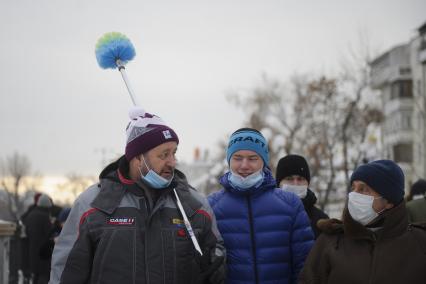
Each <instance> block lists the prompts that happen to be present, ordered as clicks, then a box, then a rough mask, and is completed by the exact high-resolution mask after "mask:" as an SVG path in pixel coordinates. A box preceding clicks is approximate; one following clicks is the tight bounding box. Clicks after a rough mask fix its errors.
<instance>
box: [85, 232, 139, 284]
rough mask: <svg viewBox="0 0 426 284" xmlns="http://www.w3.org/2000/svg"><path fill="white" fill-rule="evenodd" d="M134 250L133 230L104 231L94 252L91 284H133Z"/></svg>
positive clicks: (135, 244)
mask: <svg viewBox="0 0 426 284" xmlns="http://www.w3.org/2000/svg"><path fill="white" fill-rule="evenodd" d="M136 250H137V242H136V229H135V228H108V229H105V230H104V232H103V235H102V237H101V240H100V241H99V243H98V246H97V247H96V250H95V252H94V261H93V269H92V277H91V278H92V281H91V283H96V284H109V283H111V284H112V283H134V281H135V278H136Z"/></svg>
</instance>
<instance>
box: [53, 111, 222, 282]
mask: <svg viewBox="0 0 426 284" xmlns="http://www.w3.org/2000/svg"><path fill="white" fill-rule="evenodd" d="M130 118H131V121H130V123H129V125H128V126H127V129H126V131H127V144H126V151H125V155H124V156H123V157H121V158H120V159H118V161H116V162H114V163H112V164H110V165H109V166H107V167H106V168H105V169H104V170H103V171H102V173H101V174H100V182H99V183H98V184H95V185H93V186H91V187H90V188H89V189H87V190H86V191H85V192H83V193H82V194H81V195H80V196H79V197H78V198H77V200H76V201H75V204H74V206H73V208H72V210H71V213H70V216H69V218H68V220H67V222H66V223H65V226H64V228H63V230H62V233H61V235H60V237H59V240H58V242H57V244H56V246H55V250H54V253H53V260H52V271H51V281H50V283H51V284H57V283H64V284H66V283H70V284H71V283H72V284H79V283H81V284H83V283H102V284H108V283H111V284H112V283H114V284H116V283H120V284H126V283H141V284H142V283H164V284H169V283H182V284H184V283H185V284H186V283H222V282H223V278H224V256H225V250H224V247H223V241H222V238H221V236H220V234H219V232H218V230H217V227H216V220H215V217H214V215H213V213H212V210H211V208H210V206H209V205H208V203H207V201H206V199H205V197H203V196H202V195H201V194H199V193H198V192H197V191H196V190H195V189H193V188H192V187H191V186H190V185H189V184H188V183H187V181H186V178H185V176H184V175H183V173H181V172H180V171H178V170H177V169H175V166H176V158H175V153H176V150H177V145H178V143H179V140H178V137H177V135H176V133H175V132H174V131H173V129H171V128H170V127H168V126H167V125H166V124H165V123H164V122H163V121H162V120H161V119H160V118H159V117H157V116H155V115H151V114H149V113H145V112H144V111H143V110H142V109H139V108H134V109H133V110H131V112H130Z"/></svg>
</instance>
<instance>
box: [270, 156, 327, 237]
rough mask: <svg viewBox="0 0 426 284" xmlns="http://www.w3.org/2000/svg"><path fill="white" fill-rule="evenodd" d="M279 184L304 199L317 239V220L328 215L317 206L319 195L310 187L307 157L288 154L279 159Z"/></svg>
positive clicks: (277, 171) (277, 177)
mask: <svg viewBox="0 0 426 284" xmlns="http://www.w3.org/2000/svg"><path fill="white" fill-rule="evenodd" d="M275 176H276V180H277V186H278V187H281V188H282V189H284V190H286V191H290V192H293V193H294V194H296V195H297V196H299V197H300V198H301V199H302V202H303V206H304V207H305V210H306V213H308V216H309V219H310V221H311V227H312V231H314V234H315V239H316V238H317V237H318V235H319V234H320V230H318V227H317V222H318V220H320V219H328V218H329V217H328V215H327V214H325V213H324V212H323V211H322V210H320V209H319V208H317V207H315V203H316V202H317V197H316V196H315V193H313V192H312V190H310V189H309V183H310V181H311V174H310V171H309V166H308V163H307V162H306V160H305V158H303V157H302V156H299V155H287V156H285V157H283V158H281V159H280V160H279V161H278V165H277V170H276V175H275Z"/></svg>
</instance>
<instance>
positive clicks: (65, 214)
mask: <svg viewBox="0 0 426 284" xmlns="http://www.w3.org/2000/svg"><path fill="white" fill-rule="evenodd" d="M70 212H71V208H69V207H65V208H63V209H62V210H61V212H59V215H58V221H59V222H61V223H65V221H66V220H67V218H68V215H69V214H70Z"/></svg>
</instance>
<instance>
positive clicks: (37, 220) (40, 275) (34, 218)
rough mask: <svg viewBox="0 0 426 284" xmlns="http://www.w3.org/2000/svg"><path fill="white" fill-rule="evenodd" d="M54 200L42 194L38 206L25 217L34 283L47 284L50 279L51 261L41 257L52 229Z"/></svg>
mask: <svg viewBox="0 0 426 284" xmlns="http://www.w3.org/2000/svg"><path fill="white" fill-rule="evenodd" d="M51 207H52V200H51V199H50V197H49V196H48V195H46V194H42V195H41V196H40V197H39V198H38V200H37V206H35V207H34V209H32V210H31V212H30V213H28V215H27V216H26V218H25V228H26V234H27V237H28V241H29V264H30V265H29V266H30V271H31V274H32V281H33V282H32V283H33V284H46V283H47V282H48V281H49V273H50V261H48V260H45V259H42V258H41V257H40V249H41V247H42V246H43V244H44V243H45V242H46V240H47V239H48V237H49V233H50V231H51V229H52V223H51V220H50V212H49V210H50V208H51Z"/></svg>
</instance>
